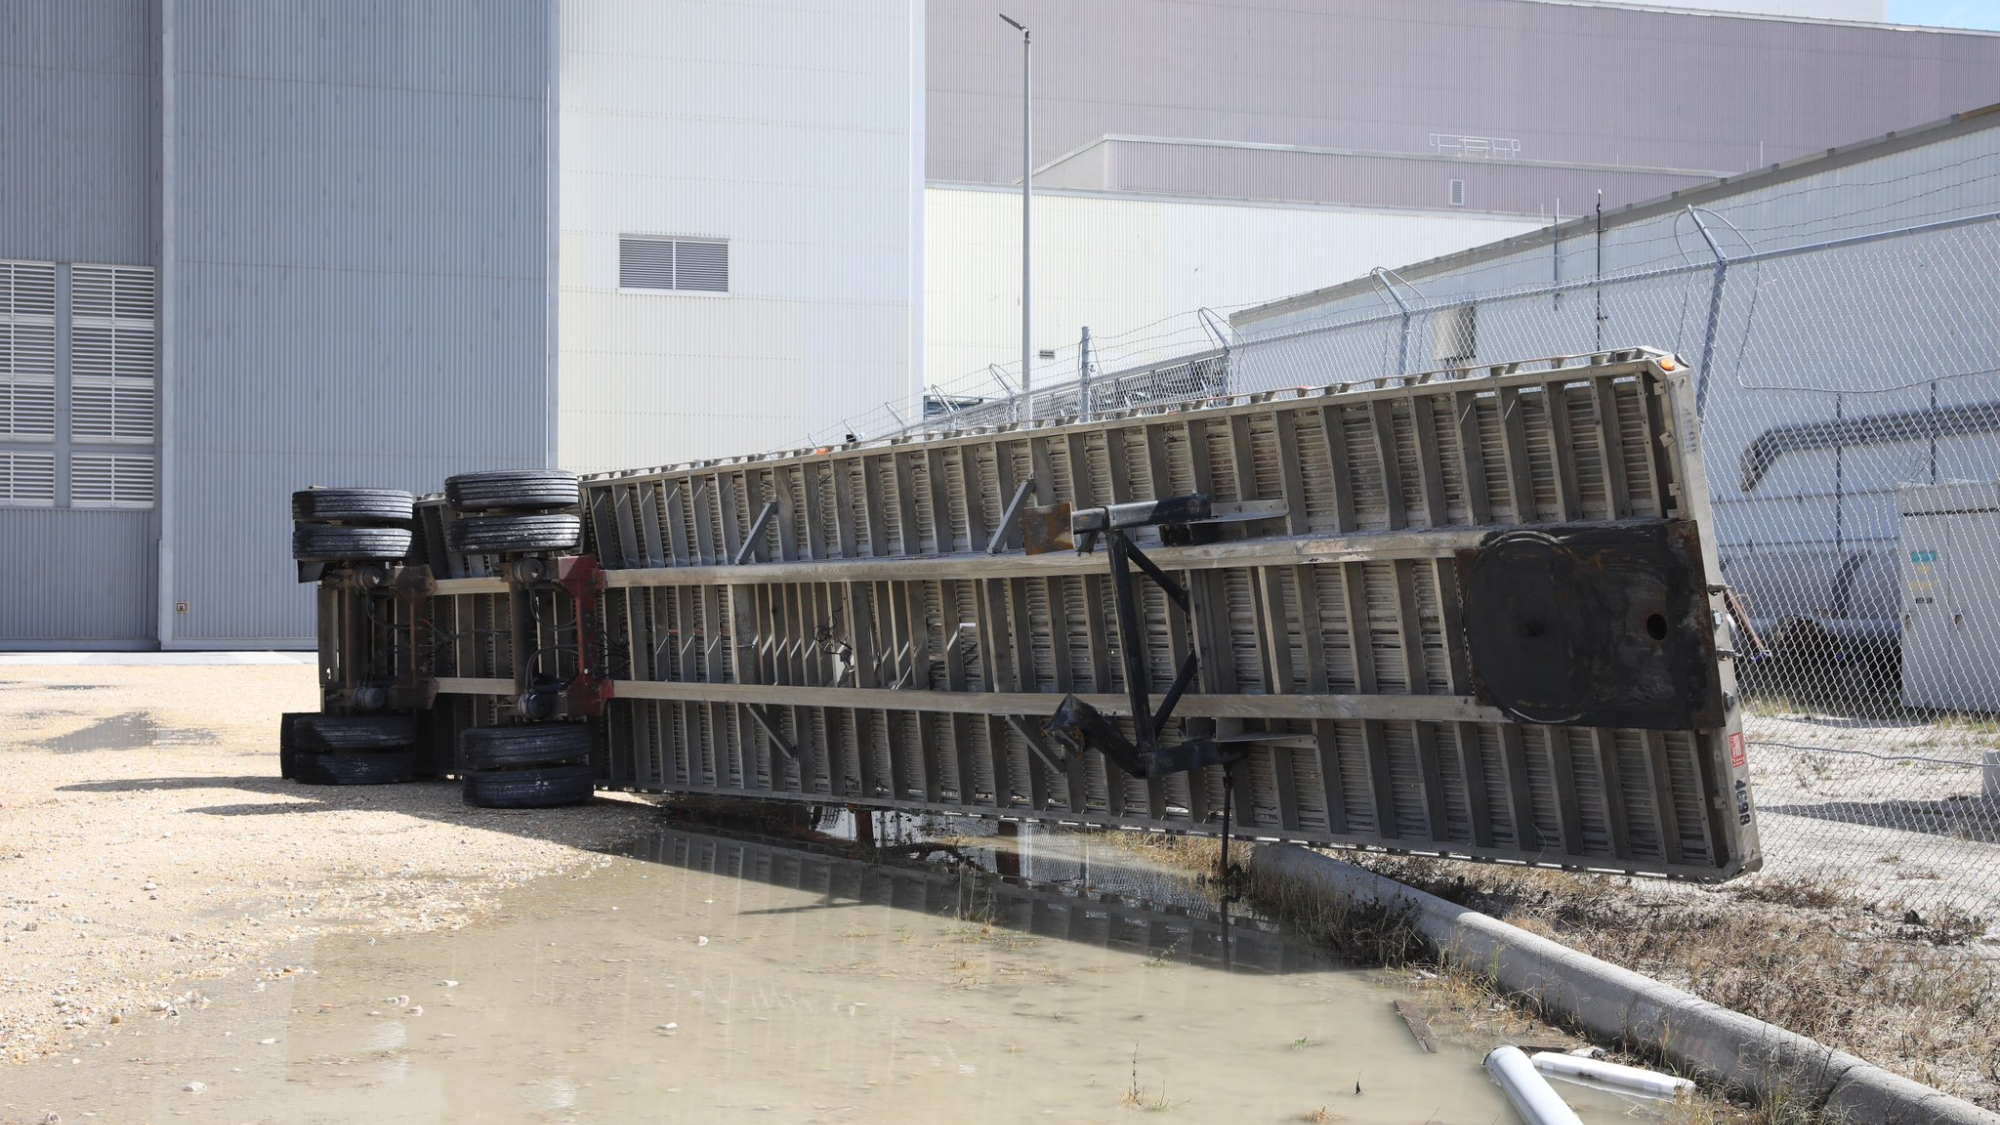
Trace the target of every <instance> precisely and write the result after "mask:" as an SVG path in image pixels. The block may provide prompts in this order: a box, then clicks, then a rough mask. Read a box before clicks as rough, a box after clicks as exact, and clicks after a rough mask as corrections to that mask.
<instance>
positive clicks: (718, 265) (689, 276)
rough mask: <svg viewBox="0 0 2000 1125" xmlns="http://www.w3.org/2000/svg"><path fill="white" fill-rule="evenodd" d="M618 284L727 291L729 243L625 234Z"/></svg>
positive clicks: (620, 242)
mask: <svg viewBox="0 0 2000 1125" xmlns="http://www.w3.org/2000/svg"><path fill="white" fill-rule="evenodd" d="M618 287H619V288H620V289H652V290H658V291H660V292H674V291H680V292H693V293H727V292H729V243H727V242H724V241H720V240H717V239H680V238H651V237H647V236H644V235H629V234H628V235H625V236H624V237H622V238H620V239H619V240H618Z"/></svg>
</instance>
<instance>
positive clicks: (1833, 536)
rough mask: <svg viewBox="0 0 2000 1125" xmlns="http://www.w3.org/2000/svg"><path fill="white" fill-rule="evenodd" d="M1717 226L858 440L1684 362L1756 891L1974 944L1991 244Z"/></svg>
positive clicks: (1713, 220)
mask: <svg viewBox="0 0 2000 1125" xmlns="http://www.w3.org/2000/svg"><path fill="white" fill-rule="evenodd" d="M1719 218H1720V217H1719V216H1715V215H1713V214H1712V213H1710V214H1709V216H1708V218H1707V220H1706V221H1705V220H1704V217H1703V215H1702V214H1701V213H1698V212H1696V211H1694V210H1690V211H1689V212H1687V214H1686V216H1685V219H1686V222H1685V223H1683V224H1682V227H1683V229H1684V230H1685V231H1687V232H1688V233H1689V234H1690V237H1689V238H1687V239H1684V240H1677V241H1676V242H1675V243H1674V244H1673V248H1674V251H1675V252H1674V253H1673V254H1672V256H1671V257H1670V258H1668V259H1667V260H1666V261H1664V262H1663V263H1660V264H1655V265H1653V266H1650V267H1648V268H1644V269H1636V270H1630V271H1627V272H1624V273H1617V274H1608V275H1603V276H1591V277H1585V278H1580V279H1577V280H1573V281H1568V282H1563V283H1560V284H1548V285H1540V286H1533V287H1525V288H1512V289H1502V290H1495V291H1490V292H1483V293H1477V294H1473V295H1465V296H1455V297H1451V298H1449V299H1436V300H1433V299H1427V298H1426V297H1425V296H1424V295H1423V293H1421V292H1420V291H1418V289H1417V288H1416V287H1414V286H1412V285H1410V284H1408V283H1407V282H1404V281H1403V280H1402V279H1400V278H1399V277H1397V276H1396V275H1395V274H1393V273H1391V272H1389V271H1376V278H1375V280H1376V288H1377V292H1376V293H1375V294H1374V298H1375V299H1372V300H1368V301H1365V302H1355V301H1349V302H1347V303H1346V304H1345V305H1338V304H1335V305H1330V306H1329V307H1328V308H1327V309H1326V310H1325V311H1323V312H1318V311H1309V312H1305V313H1302V314H1300V315H1294V316H1289V317H1285V318H1278V319H1277V320H1276V321H1275V322H1273V326H1272V327H1271V328H1268V329H1266V330H1264V331H1261V332H1257V333H1255V334H1254V335H1253V334H1252V333H1251V332H1248V331H1246V332H1245V333H1243V334H1242V336H1240V337H1239V336H1234V335H1231V334H1229V333H1227V332H1222V331H1218V330H1216V329H1215V327H1214V325H1215V322H1216V317H1215V316H1214V314H1213V313H1211V312H1209V311H1207V310H1204V311H1203V312H1202V313H1200V314H1193V315H1191V316H1189V317H1186V318H1176V320H1175V321H1172V322H1168V323H1166V324H1163V325H1161V326H1156V327H1155V328H1154V329H1151V330H1146V331H1144V332H1142V333H1140V334H1136V338H1137V339H1138V340H1139V341H1140V344H1141V348H1139V349H1130V350H1127V351H1119V350H1117V349H1118V348H1119V346H1120V341H1118V340H1112V341H1108V342H1107V343H1108V345H1109V349H1110V351H1111V354H1112V356H1113V360H1112V361H1109V362H1108V361H1107V360H1106V358H1105V355H1104V354H1103V352H1102V351H1100V352H1098V353H1096V354H1093V353H1091V352H1088V351H1084V352H1079V351H1077V350H1075V349H1072V350H1070V351H1069V352H1068V353H1067V354H1065V355H1064V356H1062V357H1060V359H1059V361H1058V362H1055V363H1049V364H1045V366H1044V370H1043V372H1042V373H1038V378H1037V387H1036V390H1035V394H1034V397H1033V402H1032V404H1030V403H1029V402H1028V401H1026V400H1025V399H1024V398H1023V397H1022V396H1020V395H1019V394H1017V393H1012V392H1013V390H1014V387H1013V385H1012V384H1011V383H1010V382H1009V380H1008V379H1007V377H1006V375H1007V373H1006V372H1004V371H1003V370H1001V369H997V368H996V369H995V370H994V371H992V372H987V373H982V375H984V376H985V377H984V378H978V377H974V378H971V379H968V380H961V381H960V382H959V383H957V384H954V385H951V386H946V387H943V388H932V389H931V390H930V391H928V392H927V393H926V395H925V397H924V402H923V408H922V414H923V417H922V418H920V419H919V418H912V417H909V416H908V415H909V414H910V413H911V411H910V410H908V409H906V410H904V411H888V412H885V413H884V414H882V415H879V416H877V417H875V418H872V419H869V420H868V428H867V429H866V430H864V431H862V433H861V434H860V435H859V436H865V437H873V436H881V435H883V434H885V433H891V432H896V431H902V432H909V431H915V430H928V429H941V430H942V429H963V428H966V427H968V426H980V425H994V424H1002V423H1008V422H1020V421H1023V420H1025V419H1027V418H1029V417H1035V418H1053V417H1063V416H1071V417H1073V416H1077V415H1083V416H1091V415H1093V414H1102V413H1105V412H1109V411H1115V410H1121V409H1126V408H1130V407H1135V406H1140V405H1147V404H1154V403H1160V402H1168V401H1175V400H1186V399H1199V398H1207V397H1216V396H1223V395H1236V394H1245V393H1254V392H1258V391H1265V390H1274V389H1280V388H1288V387H1299V386H1323V385H1326V384H1329V383H1346V384H1368V383H1370V382H1372V381H1375V380H1396V379H1399V378H1401V377H1404V376H1407V375H1410V374H1414V373H1420V372H1424V371H1431V370H1440V369H1451V368H1466V369H1474V370H1477V369H1482V368H1489V367H1495V366H1501V365H1504V364H1506V363H1509V362H1514V361H1519V360H1524V359H1530V358H1538V357H1547V356H1556V355H1573V354H1580V353H1591V352H1604V351H1614V350H1618V349H1622V348H1628V347H1634V346H1650V347H1655V348H1661V349H1665V350H1670V351H1673V352H1675V353H1676V354H1678V355H1679V356H1681V357H1682V361H1683V362H1684V363H1686V364H1689V365H1691V367H1692V369H1693V370H1694V371H1695V373H1696V377H1697V380H1698V383H1697V385H1698V387H1699V392H1698V398H1699V400H1700V404H1701V414H1702V441H1703V460H1704V463H1705V465H1706V467H1707V473H1708V477H1709V484H1710V488H1711V493H1712V499H1713V505H1714V514H1715V524H1716V535H1717V541H1718V544H1719V547H1720V550H1721V555H1722V563H1723V571H1724V576H1725V579H1726V580H1727V581H1728V582H1729V584H1730V585H1731V587H1732V589H1733V591H1734V594H1735V597H1736V600H1737V607H1738V613H1737V614H1735V615H1734V616H1735V621H1734V622H1733V625H1734V628H1735V631H1736V642H1735V649H1736V654H1737V655H1736V659H1737V662H1738V668H1739V673H1740V678H1741V681H1742V684H1743V690H1744V696H1745V698H1744V704H1745V706H1744V726H1745V731H1746V735H1747V738H1748V740H1749V745H1750V752H1751V763H1752V769H1753V778H1754V782H1755V789H1754V791H1755V793H1756V795H1757V799H1758V803H1759V807H1760V810H1761V817H1762V821H1761V823H1762V835H1763V841H1764V847H1765V852H1766V856H1767V862H1766V871H1767V872H1768V873H1770V874H1771V875H1773V876H1776V877H1780V878H1787V879H1796V880H1801V881H1805V882H1811V883H1814V884H1828V885H1834V886H1838V887H1841V888H1844V889H1846V890H1848V891H1850V892H1851V893H1854V894H1856V895H1859V896H1861V897H1863V898H1866V899H1868V900H1870V901H1873V902H1875V903H1877V904H1878V906H1879V908H1881V909H1884V910H1894V911H1898V912H1909V911H1913V912H1916V914H1917V916H1918V918H1920V919H1921V920H1922V924H1923V925H1924V926H1925V927H1927V928H1929V929H1931V930H1938V929H1944V930H1948V931H1950V930H1957V931H1965V932H1967V934H1968V936H1969V935H1970V934H1976V933H1978V932H1979V931H1980V930H1982V929H1984V928H1985V927H1987V926H1993V925H1996V924H2000V715H1996V714H1995V712H1996V711H2000V485H1996V484H1995V482H2000V317H1996V315H1995V299H1994V294H1995V293H2000V215H1980V216H1973V217H1969V218H1966V217H1961V218H1955V219H1950V220H1946V221H1940V222H1933V223H1928V224H1924V225H1917V226H1909V227H1904V228H1901V229H1896V230H1889V231H1876V232H1870V233H1866V234H1862V235H1858V236H1853V237H1847V238H1839V239H1833V240H1823V241H1819V242H1814V243H1808V244H1789V245H1783V246H1782V247H1780V248H1778V249H1775V250H1767V251H1759V250H1757V249H1755V248H1754V247H1753V246H1751V245H1750V241H1749V239H1748V238H1746V237H1745V236H1743V235H1742V234H1740V233H1737V232H1736V231H1734V230H1733V229H1732V228H1729V227H1727V226H1726V224H1724V223H1723V222H1719V221H1717V220H1719ZM1677 221H1679V220H1677ZM1697 233H1698V234H1699V237H1698V238H1696V237H1692V236H1693V235H1694V234H1697ZM1690 246H1692V248H1693V249H1692V250H1690V249H1689V247H1690ZM1176 344H1181V345H1185V347H1184V348H1183V350H1182V351H1181V352H1180V353H1179V354H1175V355H1173V356H1172V358H1170V359H1160V358H1157V356H1158V354H1159V353H1161V352H1164V351H1166V350H1168V349H1170V348H1172V347H1173V346H1174V345H1176ZM1145 349H1151V354H1147V353H1146V352H1145ZM1134 356H1136V362H1134V363H1133V365H1131V366H1130V367H1128V368H1126V369H1124V370H1118V369H1117V368H1118V367H1119V366H1121V365H1120V364H1118V363H1117V362H1116V359H1117V358H1127V357H1134ZM1107 368H1111V369H1112V370H1110V371H1109V372H1108V373H1107V372H1106V369H1107ZM1054 371H1065V372H1066V377H1065V378H1063V379H1062V380H1061V381H1060V382H1055V383H1050V382H1049V379H1050V375H1049V374H1048V372H1054ZM1030 405H1032V411H1031V410H1030V409H1029V407H1030ZM850 432H853V431H850ZM1956 482H1974V483H1973V484H1971V485H1964V484H1960V485H1959V486H1958V487H1953V486H1954V484H1955V483H1956ZM1906 512H1907V513H1909V514H1908V515H1906V514H1905V513H1906Z"/></svg>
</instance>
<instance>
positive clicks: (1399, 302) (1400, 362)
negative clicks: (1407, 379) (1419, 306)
mask: <svg viewBox="0 0 2000 1125" xmlns="http://www.w3.org/2000/svg"><path fill="white" fill-rule="evenodd" d="M1368 275H1369V276H1370V277H1373V278H1374V279H1375V281H1376V283H1377V284H1379V285H1380V286H1382V288H1384V289H1386V290H1388V291H1389V299H1390V300H1391V301H1394V302H1396V308H1397V309H1398V310H1399V311H1400V312H1401V313H1402V314H1403V328H1402V334H1401V336H1400V337H1399V338H1398V339H1397V341H1396V374H1398V375H1408V374H1409V373H1410V305H1409V302H1407V301H1405V300H1403V295H1402V294H1401V293H1398V292H1396V285H1395V282H1393V281H1391V280H1390V278H1393V277H1395V273H1394V271H1392V270H1386V269H1383V268H1382V267H1381V266H1376V267H1375V268H1374V269H1372V270H1369V271H1368ZM1403 284H1405V285H1409V282H1407V281H1406V282H1404V283H1403ZM1410 288H1412V289H1415V288H1416V286H1414V285H1411V286H1410ZM1417 296H1419V297H1421V296H1423V294H1422V293H1418V294H1417Z"/></svg>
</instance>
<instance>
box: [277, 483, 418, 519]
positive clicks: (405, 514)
mask: <svg viewBox="0 0 2000 1125" xmlns="http://www.w3.org/2000/svg"><path fill="white" fill-rule="evenodd" d="M416 514H417V498H416V497H414V496H412V495H410V494H409V493H407V492H398V491H396V490H394V489H390V488H308V489H306V490H304V491H302V492H294V493H292V518H293V519H295V520H299V521H302V522H305V523H325V522H327V521H335V522H339V523H352V524H384V523H386V524H406V523H409V522H410V521H411V520H413V519H415V518H416Z"/></svg>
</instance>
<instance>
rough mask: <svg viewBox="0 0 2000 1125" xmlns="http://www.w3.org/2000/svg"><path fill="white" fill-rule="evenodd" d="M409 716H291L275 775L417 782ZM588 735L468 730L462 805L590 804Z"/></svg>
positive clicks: (581, 731)
mask: <svg viewBox="0 0 2000 1125" xmlns="http://www.w3.org/2000/svg"><path fill="white" fill-rule="evenodd" d="M417 738H418V732H417V722H416V720H415V719H413V718H411V717H410V716H408V715H326V714H321V713H319V712H316V711H308V712H295V713H292V714H288V715H286V716H285V717H284V722H283V725H282V726H281V727H280V728H279V735H278V772H279V774H280V775H281V776H283V777H286V778H289V779H290V780H293V781H296V782H298V783H300V784H301V785H394V784H397V783H400V782H405V781H413V780H415V779H416V776H417V762H416V753H415V750H414V747H415V745H416V742H417ZM590 748H591V733H590V728H589V727H588V726H585V725H584V724H582V723H534V724H528V725H524V726H502V727H473V728H471V729H470V730H466V731H464V732H462V733H461V734H460V735H459V758H460V761H461V762H462V763H463V769H464V773H463V778H464V781H463V786H464V790H463V793H464V797H465V803H466V804H468V805H472V806H474V807H475V808H483V809H546V808H555V807H557V806H561V805H575V804H580V803H582V802H584V801H588V800H590V798H591V796H592V794H593V793H594V792H595V788H596V787H595V784H594V782H593V780H592V770H591V767H590Z"/></svg>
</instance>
